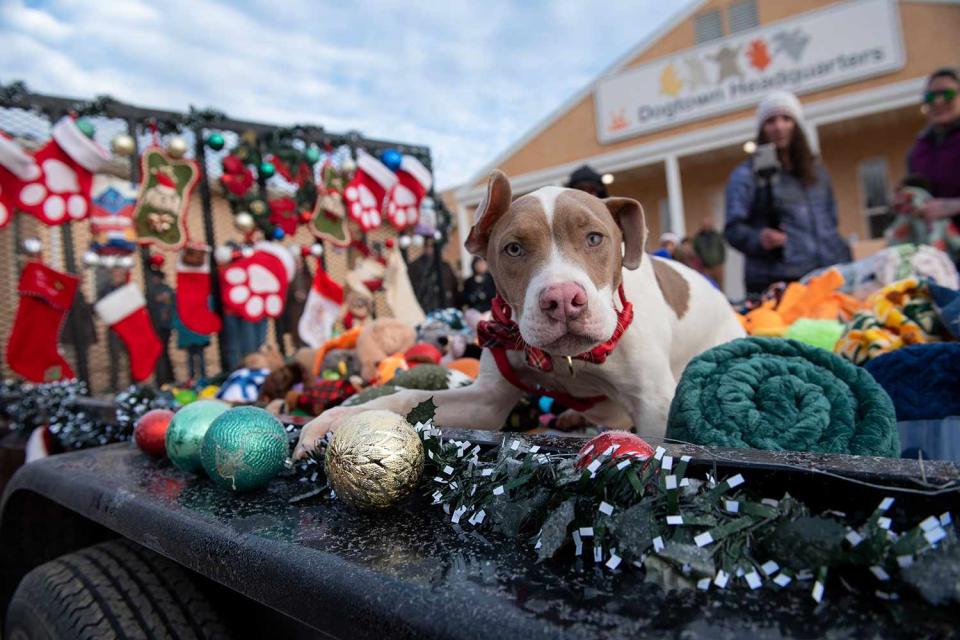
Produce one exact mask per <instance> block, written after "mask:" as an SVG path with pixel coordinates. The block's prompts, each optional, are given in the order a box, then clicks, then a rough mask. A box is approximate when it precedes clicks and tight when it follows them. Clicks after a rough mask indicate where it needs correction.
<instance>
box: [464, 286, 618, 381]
mask: <svg viewBox="0 0 960 640" xmlns="http://www.w3.org/2000/svg"><path fill="white" fill-rule="evenodd" d="M617 293H618V294H619V295H620V303H621V304H622V305H623V308H622V309H621V310H620V311H618V312H617V326H616V328H615V329H614V330H613V335H612V336H610V339H609V340H607V341H606V342H604V343H603V344H598V345H597V346H595V347H594V348H593V349H590V350H589V351H584V352H583V353H581V354H580V355H576V356H573V358H574V359H575V360H583V361H585V362H592V363H593V364H603V363H604V362H605V361H606V359H607V356H608V355H610V354H611V353H613V350H614V349H616V348H617V343H618V342H620V337H621V336H623V332H624V331H626V330H627V327H629V326H630V323H631V322H633V305H632V304H631V303H630V302H628V301H627V297H626V295H624V293H623V284H622V283H621V284H620V287H619V288H618V289H617ZM491 312H492V315H493V320H488V321H483V322H480V323H479V324H478V325H477V337H478V338H479V342H480V346H481V347H484V348H487V349H505V350H507V351H523V352H524V355H525V356H526V361H527V364H528V365H530V366H531V367H533V368H534V369H539V370H540V371H553V358H551V357H550V354H548V353H546V352H544V351H543V350H542V349H539V348H537V347H533V346H530V345H529V344H527V343H526V342H524V340H523V337H522V336H521V335H520V327H519V325H517V323H516V322H514V321H513V320H512V319H511V317H510V316H511V312H510V307H509V306H508V305H507V303H506V302H505V301H504V299H503V298H502V297H501V296H500V292H499V291H498V292H497V295H496V296H495V297H494V298H493V301H492V302H491Z"/></svg>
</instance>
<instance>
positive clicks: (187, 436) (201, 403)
mask: <svg viewBox="0 0 960 640" xmlns="http://www.w3.org/2000/svg"><path fill="white" fill-rule="evenodd" d="M229 408H230V405H228V404H227V403H225V402H220V401H219V400H197V401H196V402H192V403H190V404H188V405H187V406H185V407H184V408H182V409H180V410H179V411H177V412H176V413H175V414H174V416H173V420H171V421H170V426H169V427H168V428H167V457H168V458H170V462H172V463H173V464H174V465H176V466H177V467H179V468H180V469H183V470H184V471H192V472H197V471H200V469H201V468H202V467H203V465H202V464H201V463H200V445H201V444H202V443H203V436H204V434H206V432H207V429H209V428H210V425H211V424H212V423H213V421H214V420H215V419H216V418H217V417H218V416H219V415H220V414H221V413H223V412H225V411H227V410H228V409H229Z"/></svg>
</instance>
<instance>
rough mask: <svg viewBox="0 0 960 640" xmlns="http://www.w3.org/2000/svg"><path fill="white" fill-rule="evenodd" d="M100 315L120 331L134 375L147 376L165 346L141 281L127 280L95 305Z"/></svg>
mask: <svg viewBox="0 0 960 640" xmlns="http://www.w3.org/2000/svg"><path fill="white" fill-rule="evenodd" d="M93 310H94V311H95V312H96V313H97V317H98V318H100V319H101V320H103V321H104V322H105V323H107V324H108V325H110V328H111V329H113V330H114V331H116V332H117V335H119V336H120V339H121V340H123V344H124V345H126V347H127V353H128V354H129V355H130V376H131V377H132V378H133V380H134V382H142V381H143V380H146V379H147V378H148V377H149V376H150V374H151V373H153V369H154V367H155V366H156V364H157V360H158V359H159V358H160V351H161V349H162V346H161V344H160V339H159V338H157V334H156V333H155V332H154V331H153V325H152V324H150V316H149V315H147V301H146V300H145V299H144V297H143V293H141V292H140V289H138V288H137V285H135V284H133V283H132V282H131V283H128V284H125V285H123V286H122V287H120V288H119V289H114V290H113V291H111V292H110V293H108V294H107V295H105V296H103V298H102V299H100V301H99V302H97V303H96V304H95V305H93Z"/></svg>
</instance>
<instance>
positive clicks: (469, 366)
mask: <svg viewBox="0 0 960 640" xmlns="http://www.w3.org/2000/svg"><path fill="white" fill-rule="evenodd" d="M447 368H448V369H453V370H454V371H459V372H460V373H462V374H464V375H465V376H468V377H469V378H470V379H472V380H476V379H477V376H478V375H480V360H478V359H477V358H457V359H456V360H454V361H453V362H450V363H448V364H447Z"/></svg>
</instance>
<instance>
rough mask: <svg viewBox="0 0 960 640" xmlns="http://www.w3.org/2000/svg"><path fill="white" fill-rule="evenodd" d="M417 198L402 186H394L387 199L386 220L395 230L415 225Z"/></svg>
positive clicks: (417, 210)
mask: <svg viewBox="0 0 960 640" xmlns="http://www.w3.org/2000/svg"><path fill="white" fill-rule="evenodd" d="M418 212H419V207H418V203H417V196H416V194H414V193H413V191H411V190H410V189H408V188H407V187H406V186H404V185H402V184H398V185H396V186H395V187H394V188H393V190H392V191H391V192H390V197H389V198H388V199H387V220H389V221H390V223H391V224H392V225H393V226H395V227H396V228H397V229H404V228H405V227H408V226H411V225H414V224H416V223H417V214H418Z"/></svg>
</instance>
